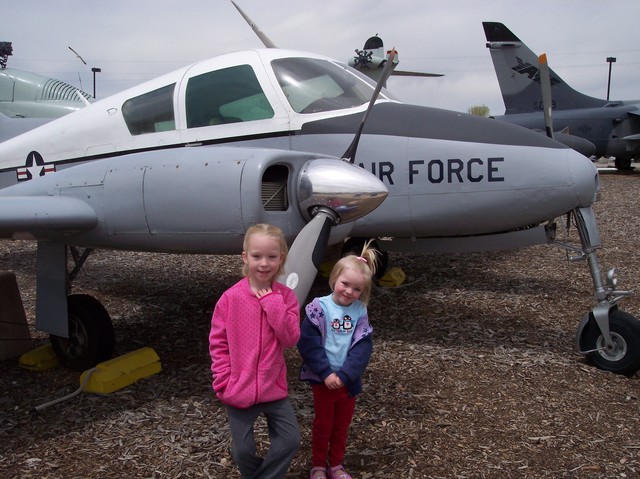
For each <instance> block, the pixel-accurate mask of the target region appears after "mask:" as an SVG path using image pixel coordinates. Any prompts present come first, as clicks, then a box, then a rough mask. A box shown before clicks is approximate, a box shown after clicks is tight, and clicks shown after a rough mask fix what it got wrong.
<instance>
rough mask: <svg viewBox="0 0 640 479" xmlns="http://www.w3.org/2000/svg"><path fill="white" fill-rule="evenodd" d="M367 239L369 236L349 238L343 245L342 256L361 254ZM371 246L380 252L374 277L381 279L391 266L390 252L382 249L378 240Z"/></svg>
mask: <svg viewBox="0 0 640 479" xmlns="http://www.w3.org/2000/svg"><path fill="white" fill-rule="evenodd" d="M367 241H368V239H367V238H349V239H348V240H347V241H345V243H344V245H342V256H347V255H349V254H355V255H359V254H360V253H361V252H362V248H363V246H364V244H365V243H366V242H367ZM371 247H372V248H373V249H375V250H376V251H377V252H378V254H377V256H378V268H377V269H376V274H375V275H374V277H375V279H380V278H382V277H383V276H384V274H385V273H386V272H387V268H388V267H389V253H387V252H386V251H381V250H380V248H379V247H378V243H377V242H376V241H374V242H372V243H371Z"/></svg>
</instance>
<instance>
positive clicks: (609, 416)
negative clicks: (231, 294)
mask: <svg viewBox="0 0 640 479" xmlns="http://www.w3.org/2000/svg"><path fill="white" fill-rule="evenodd" d="M601 182H602V192H601V196H602V197H601V200H600V202H599V203H597V205H596V207H595V210H596V214H597V217H598V221H599V226H600V232H601V236H602V240H603V244H604V247H603V248H602V249H601V250H600V252H599V257H600V260H601V264H602V267H603V269H605V270H606V269H608V268H609V267H612V266H617V267H618V268H619V269H620V277H621V284H622V286H623V287H625V288H628V289H636V290H637V289H639V286H640V283H639V279H638V278H640V256H639V255H638V246H637V245H638V242H639V240H640V208H639V205H638V198H639V197H640V186H639V185H640V175H639V174H633V173H632V174H625V175H622V174H612V175H607V176H605V175H602V178H601ZM496 214H499V212H496ZM559 234H560V235H561V236H562V235H564V232H563V231H562V229H561V231H560V233H559ZM568 235H569V236H568V239H573V240H575V239H576V238H577V236H576V233H575V230H573V229H571V230H569V233H568ZM34 252H35V249H34V246H33V245H32V244H31V243H27V242H0V270H13V271H15V272H16V274H17V276H18V282H19V286H20V290H21V292H22V296H23V300H24V303H25V309H26V312H27V316H28V318H29V321H30V322H31V323H33V318H34V309H35V306H34V289H33V287H34V282H35V276H34V272H35V271H34V270H35V254H34ZM240 264H241V262H240V259H239V257H237V256H233V257H229V256H228V257H221V256H186V255H166V254H146V253H131V252H113V251H98V252H96V253H95V254H94V255H93V256H92V257H91V258H90V259H89V261H88V262H87V264H86V266H85V268H84V269H83V271H82V273H81V274H80V276H79V277H78V279H77V280H76V282H75V283H74V292H85V293H88V294H92V295H94V296H96V297H97V298H99V299H100V300H101V301H102V302H103V304H104V305H105V307H106V308H107V310H108V311H109V312H110V314H111V315H112V318H113V320H114V325H115V329H116V335H117V341H118V343H117V349H118V353H125V352H128V351H132V350H135V349H138V348H140V347H142V346H150V347H152V348H154V349H155V350H156V352H157V353H158V354H159V356H160V358H161V361H162V366H163V371H162V372H161V373H160V374H157V375H155V376H153V377H150V378H148V379H145V380H142V381H140V382H138V383H136V384H135V385H132V386H129V387H127V388H125V389H123V390H120V391H118V392H115V393H113V394H111V395H108V396H99V395H93V394H81V395H79V396H77V397H75V398H73V399H71V400H69V401H67V402H64V403H60V404H58V405H55V406H52V407H50V408H48V409H45V410H43V411H41V412H39V413H37V414H33V413H32V412H31V411H32V409H33V408H34V407H35V406H37V405H39V404H42V403H45V402H47V401H49V400H51V399H55V398H58V397H61V396H64V395H65V394H68V393H70V392H73V391H74V390H75V389H76V388H77V387H78V385H79V375H78V373H76V372H72V371H68V370H65V369H62V368H54V369H51V370H48V371H44V372H29V371H26V370H23V369H20V368H19V367H18V366H17V361H14V360H8V361H2V362H0V381H1V384H2V387H1V388H0V477H2V478H21V479H28V478H45V477H46V478H51V479H55V478H65V479H72V478H129V477H136V478H158V479H159V478H180V477H183V478H238V477H240V476H239V474H238V473H237V471H236V469H235V468H234V466H233V464H232V461H231V458H230V455H229V435H228V425H227V421H226V416H225V413H224V409H223V408H222V407H221V405H220V403H219V402H218V401H217V400H216V399H215V397H214V395H213V393H212V391H211V386H210V382H211V377H210V373H209V355H208V341H207V339H208V332H209V321H210V317H211V313H212V310H213V306H214V304H215V301H216V300H217V298H218V297H219V295H220V294H221V293H222V292H223V291H224V290H225V289H226V288H227V287H228V286H230V285H231V284H232V283H234V282H235V281H236V280H237V279H238V277H239V274H240ZM391 264H392V265H394V266H399V267H401V268H402V269H403V270H404V271H405V272H406V274H407V283H406V284H404V285H403V286H401V287H398V288H387V289H382V288H378V287H376V288H375V291H374V295H373V299H372V302H371V305H370V315H371V318H372V321H373V325H374V327H375V339H374V354H373V357H372V360H371V363H370V366H369V368H368V371H367V374H366V379H365V385H364V392H363V393H362V395H361V396H360V397H359V399H358V403H357V408H356V415H355V418H354V421H353V425H352V427H351V429H350V437H349V443H348V448H347V459H346V465H347V469H348V470H349V472H351V473H352V475H353V476H354V478H362V479H367V478H382V479H384V478H387V479H392V478H393V479H398V478H402V479H409V478H633V477H639V476H640V408H639V405H640V402H639V400H638V399H639V395H640V382H639V378H638V376H637V375H636V376H633V377H623V376H616V375H613V374H610V373H606V372H602V371H600V370H598V369H595V368H593V367H591V366H589V365H588V364H587V363H586V362H585V360H584V359H583V358H582V357H581V356H580V355H578V354H576V352H575V351H574V333H575V330H576V327H577V325H578V322H579V320H580V318H581V317H582V315H583V314H585V313H586V312H588V311H589V309H590V308H591V307H592V306H593V302H594V299H593V296H594V295H593V285H592V281H591V278H590V275H589V272H588V269H587V266H586V264H585V263H584V262H579V263H569V262H568V261H567V257H566V254H565V252H564V251H562V250H560V249H559V248H557V247H551V246H537V247H533V248H528V249H524V250H518V251H510V252H496V253H483V254H471V255H442V256H432V255H400V254H393V255H391ZM327 291H328V290H327V285H326V280H324V279H318V280H317V281H316V283H315V284H314V288H313V290H312V293H311V294H312V295H320V294H325V293H326V292H327ZM621 308H622V309H624V310H626V311H628V312H630V313H631V314H633V315H636V316H640V297H639V296H638V294H636V295H635V296H633V297H631V298H629V299H626V300H624V301H623V302H622V303H621ZM33 334H34V336H35V337H37V338H38V341H39V342H42V341H44V340H45V339H46V338H45V337H44V336H43V335H42V334H41V333H37V332H35V331H34V332H33ZM287 360H288V365H289V384H290V390H291V397H292V400H293V403H294V406H295V409H296V411H297V414H298V418H299V422H300V426H301V430H302V447H301V448H300V451H299V453H298V455H297V456H296V458H295V460H294V462H293V465H292V467H291V470H290V473H289V475H288V476H287V477H289V478H305V477H308V470H309V469H310V445H309V444H310V428H311V420H312V417H313V408H312V400H311V394H310V391H309V388H308V387H307V386H306V385H305V384H302V383H300V382H299V381H298V380H297V370H298V367H299V364H300V360H299V358H298V355H297V352H296V351H295V350H290V351H288V352H287ZM257 434H258V435H259V436H260V438H261V441H264V439H265V438H266V430H265V425H264V423H260V424H259V426H258V428H257Z"/></svg>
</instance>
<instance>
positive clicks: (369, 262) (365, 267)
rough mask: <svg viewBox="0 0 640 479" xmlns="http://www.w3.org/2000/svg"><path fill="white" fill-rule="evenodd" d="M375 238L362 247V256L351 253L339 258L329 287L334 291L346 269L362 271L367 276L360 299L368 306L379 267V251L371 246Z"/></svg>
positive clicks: (331, 275) (332, 272) (332, 270)
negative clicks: (374, 276)
mask: <svg viewBox="0 0 640 479" xmlns="http://www.w3.org/2000/svg"><path fill="white" fill-rule="evenodd" d="M372 242H373V240H369V241H367V242H366V243H365V244H364V246H363V247H362V252H361V253H360V256H357V255H355V254H349V255H347V256H344V257H342V258H340V260H338V262H337V263H336V264H335V265H334V266H333V268H332V269H331V274H330V275H329V287H330V288H331V291H333V289H334V287H335V285H336V281H337V280H338V277H339V276H340V275H341V274H342V272H343V271H344V270H345V269H351V270H353V271H357V272H358V273H361V274H362V275H364V277H365V282H364V288H363V289H362V293H360V301H361V302H362V303H363V304H364V305H365V306H366V305H367V304H368V303H369V298H370V297H371V286H372V282H373V281H372V279H373V275H374V274H376V268H377V267H378V251H377V250H375V249H374V248H371V247H370V246H371V243H372Z"/></svg>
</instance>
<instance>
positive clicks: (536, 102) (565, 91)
mask: <svg viewBox="0 0 640 479" xmlns="http://www.w3.org/2000/svg"><path fill="white" fill-rule="evenodd" d="M482 26H483V27H484V34H485V37H486V39H487V44H486V46H487V48H488V49H489V50H490V52H491V59H492V61H493V66H494V68H495V71H496V76H497V77H498V83H499V84H500V91H501V92H502V99H503V101H504V105H505V108H506V111H505V114H506V115H509V114H513V113H531V112H536V111H539V112H541V111H543V103H542V93H541V89H540V72H539V60H538V55H536V54H535V53H533V52H532V51H531V50H530V49H529V47H527V46H526V45H525V44H524V43H523V42H522V41H521V40H520V39H519V38H518V37H517V36H515V35H514V34H513V33H512V32H511V30H509V29H508V28H507V27H505V26H504V25H503V24H502V23H497V22H482ZM549 74H550V77H551V91H552V98H553V109H554V110H567V109H572V108H589V107H600V106H603V105H605V104H606V103H607V100H604V99H600V98H594V97H591V96H588V95H585V94H583V93H580V92H578V91H576V90H574V89H573V88H571V87H570V86H569V85H567V84H566V83H565V82H564V81H563V80H562V78H560V77H559V76H558V75H557V74H556V73H555V72H554V71H553V70H552V69H549Z"/></svg>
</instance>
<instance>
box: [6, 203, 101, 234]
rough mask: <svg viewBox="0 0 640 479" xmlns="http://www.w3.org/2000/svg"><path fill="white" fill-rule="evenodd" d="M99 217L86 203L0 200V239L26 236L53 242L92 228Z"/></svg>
mask: <svg viewBox="0 0 640 479" xmlns="http://www.w3.org/2000/svg"><path fill="white" fill-rule="evenodd" d="M97 223H98V217H97V215H96V213H95V211H94V210H93V208H91V207H90V206H89V205H88V204H87V203H85V202H84V201H82V200H79V199H77V198H69V197H62V196H9V197H3V198H2V199H0V237H2V238H15V237H21V236H24V235H25V234H29V235H30V236H35V237H37V238H41V237H42V238H52V237H56V236H61V235H68V234H70V233H78V232H81V231H85V230H88V229H91V228H93V227H94V226H95V225H96V224H97Z"/></svg>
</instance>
